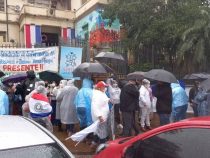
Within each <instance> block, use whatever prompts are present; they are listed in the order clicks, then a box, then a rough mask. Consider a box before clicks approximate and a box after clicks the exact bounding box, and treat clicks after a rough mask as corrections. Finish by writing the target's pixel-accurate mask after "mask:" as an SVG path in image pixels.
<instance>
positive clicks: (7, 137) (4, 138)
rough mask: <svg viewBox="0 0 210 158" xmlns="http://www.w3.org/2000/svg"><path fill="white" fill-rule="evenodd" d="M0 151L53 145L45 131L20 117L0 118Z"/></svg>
mask: <svg viewBox="0 0 210 158" xmlns="http://www.w3.org/2000/svg"><path fill="white" fill-rule="evenodd" d="M0 142H1V143H0V150H2V149H10V148H17V147H24V146H33V145H40V144H49V143H54V142H55V141H54V140H53V139H52V138H51V137H50V136H49V135H48V134H47V133H46V132H45V130H44V129H43V128H42V127H41V126H39V125H37V124H36V123H34V122H33V121H30V120H29V119H26V118H24V117H21V116H11V115H3V116H0Z"/></svg>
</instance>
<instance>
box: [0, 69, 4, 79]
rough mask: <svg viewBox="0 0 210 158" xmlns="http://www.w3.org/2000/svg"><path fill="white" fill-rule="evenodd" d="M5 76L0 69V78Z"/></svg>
mask: <svg viewBox="0 0 210 158" xmlns="http://www.w3.org/2000/svg"><path fill="white" fill-rule="evenodd" d="M3 76H5V73H4V72H3V71H1V70H0V78H1V77H3Z"/></svg>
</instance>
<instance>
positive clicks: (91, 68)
mask: <svg viewBox="0 0 210 158" xmlns="http://www.w3.org/2000/svg"><path fill="white" fill-rule="evenodd" d="M113 72H114V71H113V70H112V69H111V68H110V67H109V66H107V65H106V64H102V63H88V62H85V63H82V64H80V65H79V66H78V67H76V69H74V71H73V75H74V77H84V76H88V75H93V74H106V73H113Z"/></svg>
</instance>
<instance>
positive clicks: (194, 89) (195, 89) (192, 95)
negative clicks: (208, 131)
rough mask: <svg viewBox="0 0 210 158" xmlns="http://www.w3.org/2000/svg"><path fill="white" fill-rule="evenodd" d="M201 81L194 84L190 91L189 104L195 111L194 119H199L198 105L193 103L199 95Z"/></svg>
mask: <svg viewBox="0 0 210 158" xmlns="http://www.w3.org/2000/svg"><path fill="white" fill-rule="evenodd" d="M199 84H200V82H199V81H195V82H194V86H193V87H192V88H191V89H190V91H189V103H190V106H191V107H192V109H193V113H194V117H198V107H197V106H198V105H197V104H196V103H195V102H194V101H193V100H194V99H195V96H196V95H197V93H198V88H199Z"/></svg>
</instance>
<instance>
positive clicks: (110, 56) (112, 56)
mask: <svg viewBox="0 0 210 158" xmlns="http://www.w3.org/2000/svg"><path fill="white" fill-rule="evenodd" d="M95 59H96V60H98V61H106V62H107V61H110V60H113V61H116V60H117V61H125V59H124V58H123V56H122V55H121V54H118V53H115V52H100V53H99V54H97V55H96V56H95Z"/></svg>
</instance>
